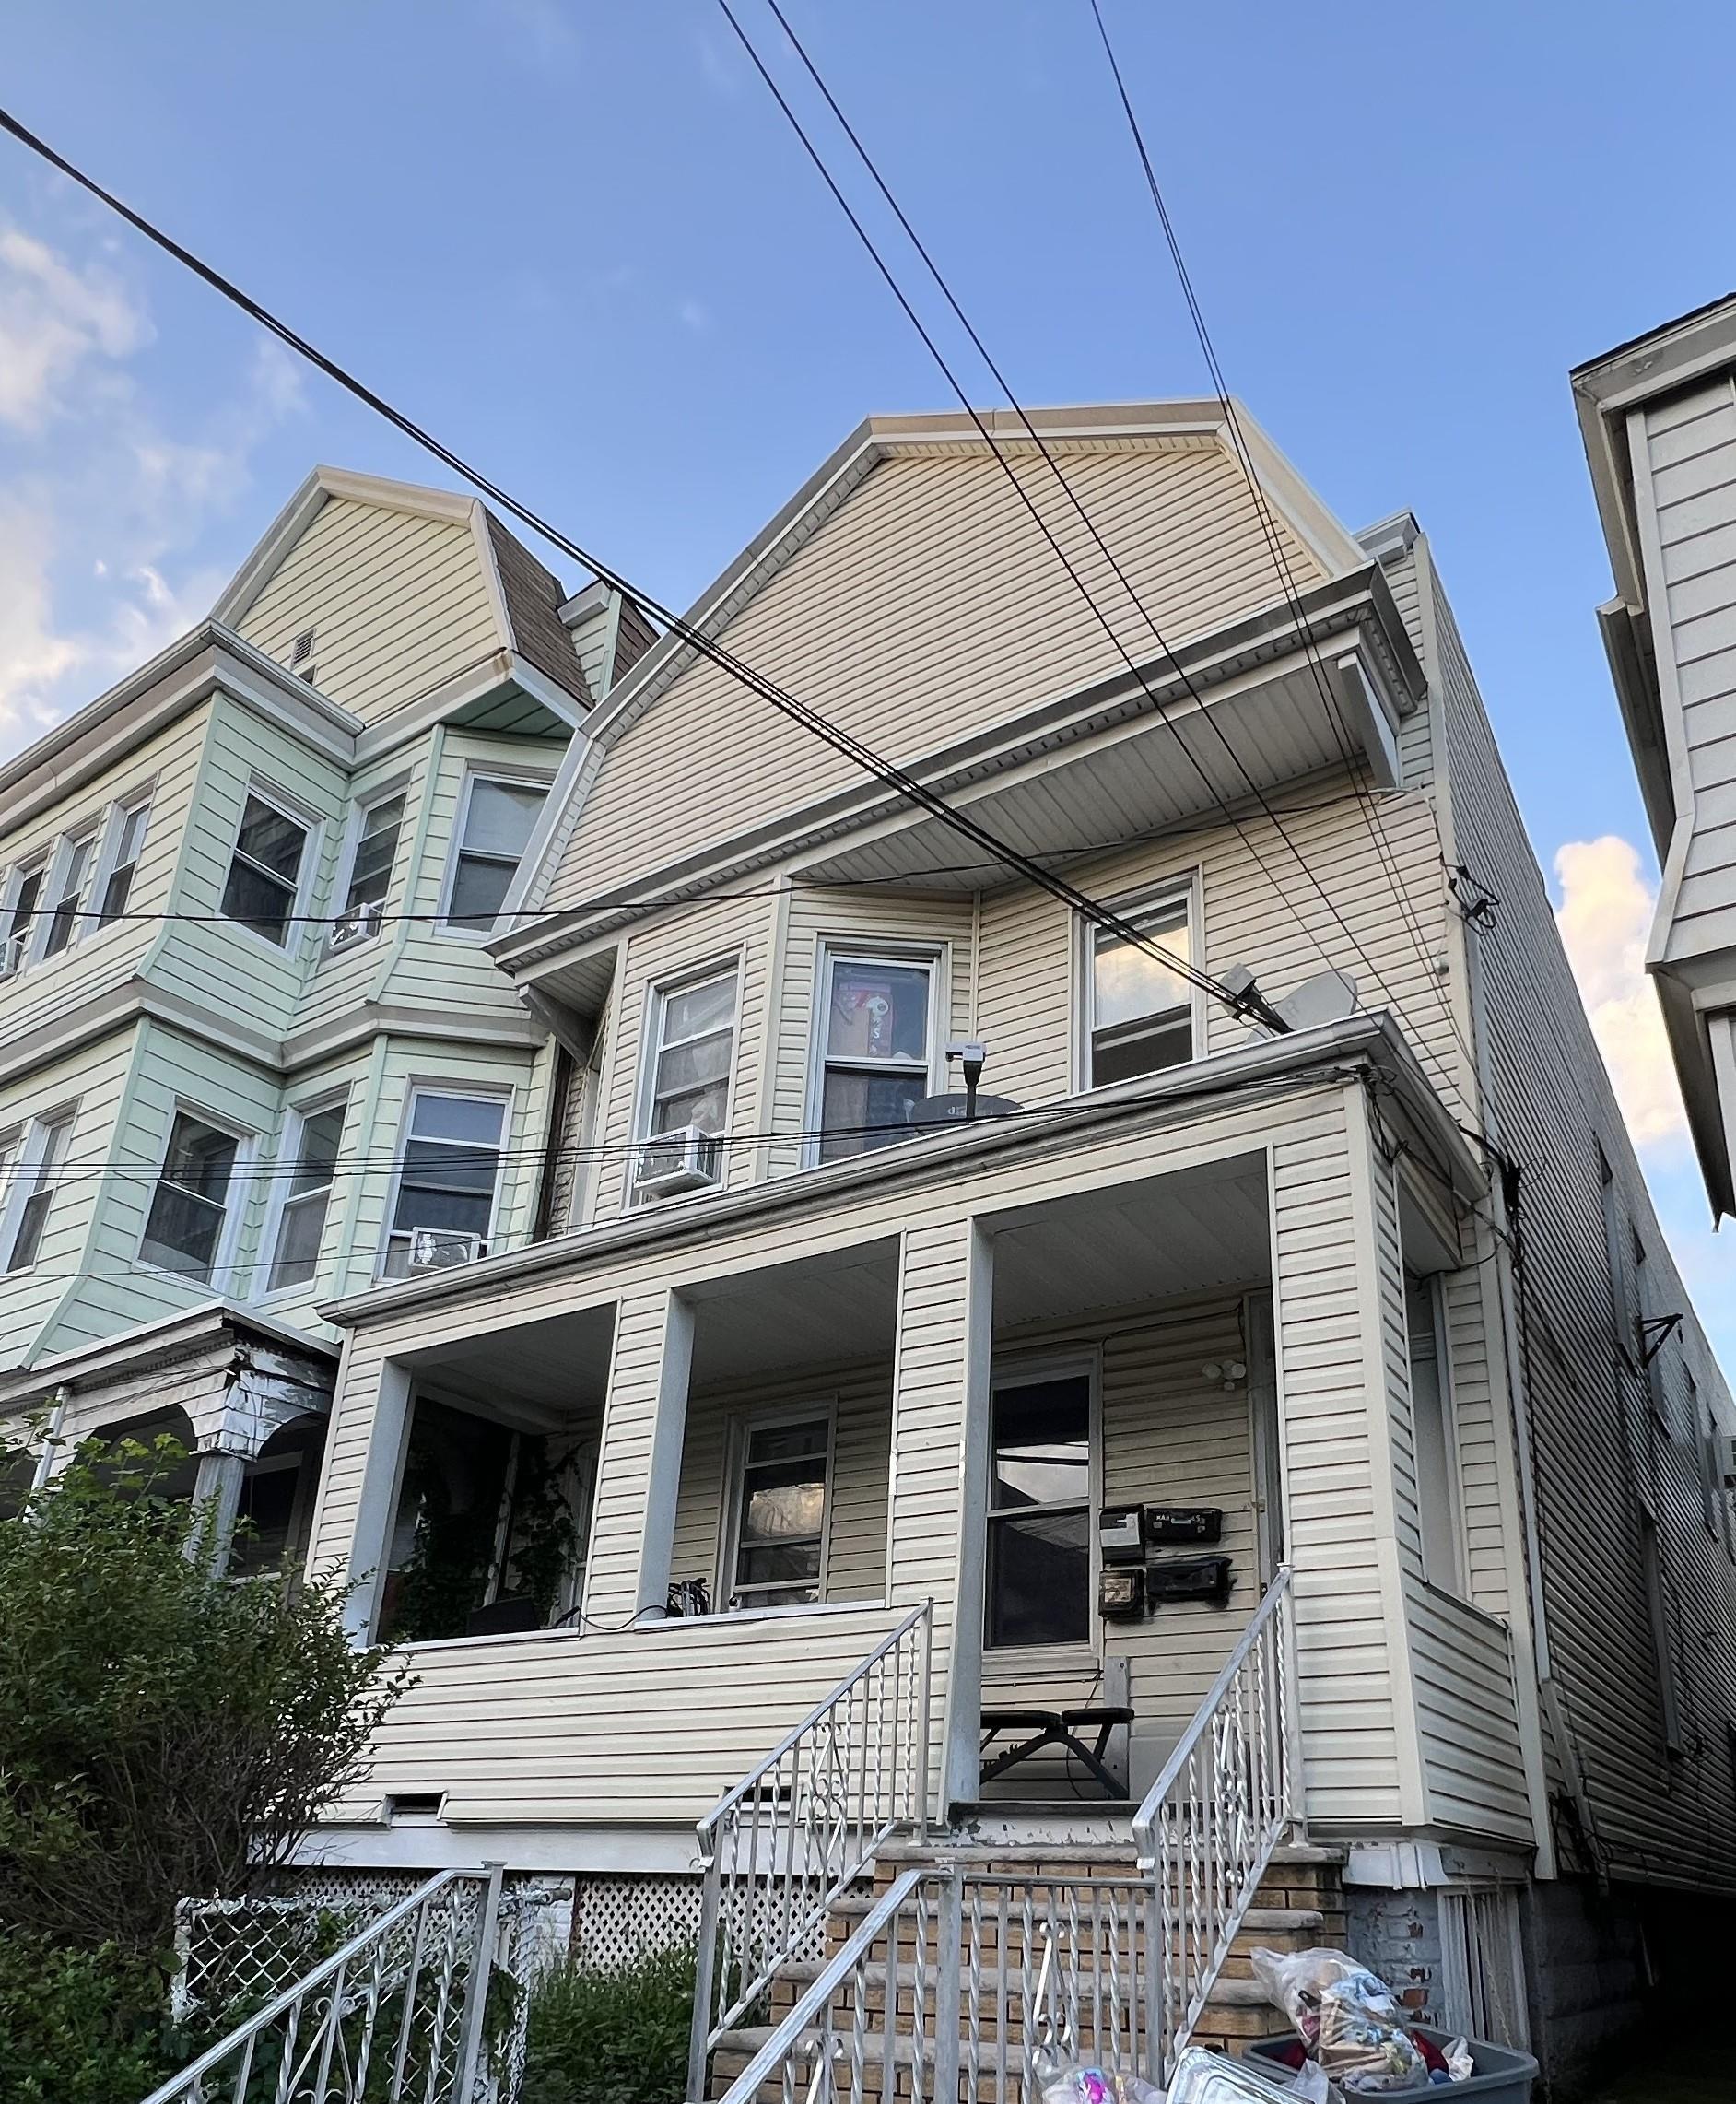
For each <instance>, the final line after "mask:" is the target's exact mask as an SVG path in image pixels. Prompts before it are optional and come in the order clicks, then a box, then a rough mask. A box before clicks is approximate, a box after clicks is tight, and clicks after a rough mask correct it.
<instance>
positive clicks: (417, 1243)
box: [381, 1088, 506, 1278]
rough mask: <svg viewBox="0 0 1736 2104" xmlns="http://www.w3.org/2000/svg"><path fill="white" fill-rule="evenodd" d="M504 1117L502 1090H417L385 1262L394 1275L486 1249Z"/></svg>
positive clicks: (405, 1274) (460, 1259) (404, 1275)
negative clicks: (496, 1092) (475, 1093)
mask: <svg viewBox="0 0 1736 2104" xmlns="http://www.w3.org/2000/svg"><path fill="white" fill-rule="evenodd" d="M505 1123H506V1104H505V1103H504V1102H503V1101H502V1100H501V1099H500V1098H499V1097H498V1096H460V1095H451V1094H447V1093H445V1092H444V1091H441V1090H437V1089H432V1088H418V1089H416V1091H415V1093H414V1095H413V1096H412V1098H411V1102H410V1122H409V1125H408V1128H407V1130H406V1133H405V1146H404V1164H403V1167H402V1168H401V1170H399V1172H398V1188H397V1192H396V1194H395V1196H394V1198H393V1206H392V1225H391V1228H390V1229H389V1231H388V1233H387V1237H386V1251H385V1259H384V1262H383V1264H382V1265H381V1269H382V1271H383V1272H384V1274H385V1275H386V1276H387V1277H388V1278H407V1277H408V1276H409V1275H410V1274H411V1273H412V1272H419V1271H435V1270H440V1269H441V1268H443V1267H444V1266H445V1265H447V1264H462V1263H466V1262H468V1261H469V1260H470V1259H471V1258H473V1257H478V1256H487V1253H488V1233H489V1229H490V1228H491V1226H492V1225H493V1221H494V1204H495V1196H496V1190H497V1186H498V1184H499V1177H500V1135H501V1133H502V1131H503V1130H504V1128H505Z"/></svg>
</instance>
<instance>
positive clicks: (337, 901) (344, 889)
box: [325, 774, 410, 954]
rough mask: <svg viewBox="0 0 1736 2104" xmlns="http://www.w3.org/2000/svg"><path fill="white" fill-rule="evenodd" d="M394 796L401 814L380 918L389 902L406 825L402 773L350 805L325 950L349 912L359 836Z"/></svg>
mask: <svg viewBox="0 0 1736 2104" xmlns="http://www.w3.org/2000/svg"><path fill="white" fill-rule="evenodd" d="M398 797H402V798H403V799H404V813H403V816H402V817H400V818H399V820H398V838H397V841H396V843H395V844H394V846H393V850H392V867H391V868H390V869H389V870H388V871H387V873H386V896H385V898H384V899H382V900H381V914H382V915H383V914H384V911H385V909H386V907H387V906H388V905H390V903H391V901H392V891H393V885H394V884H395V883H396V881H397V875H398V857H399V855H400V854H401V853H402V852H403V850H404V842H405V832H406V830H407V829H408V825H409V817H410V777H409V776H408V775H407V774H405V775H404V776H402V777H400V778H396V779H394V780H393V781H392V782H385V783H382V784H381V787H380V788H378V789H373V790H369V793H368V794H367V795H366V796H358V797H356V798H355V799H353V801H352V803H351V805H350V812H349V817H348V819H347V821H346V825H345V829H344V845H343V849H342V851H341V852H340V853H339V855H338V858H337V870H336V873H335V876H334V881H333V884H332V892H331V898H332V923H331V925H330V926H329V927H328V928H327V929H326V931H325V945H326V948H327V950H328V951H329V949H330V947H331V944H332V938H333V937H334V934H336V931H337V923H338V922H339V921H340V920H343V919H345V918H346V916H347V914H348V912H349V887H350V886H351V885H352V884H353V883H354V882H355V879H356V862H357V858H358V855H359V854H360V853H361V844H362V836H363V835H364V833H366V831H367V829H368V815H369V812H370V811H377V810H379V808H380V806H381V805H382V804H390V803H393V801H394V800H395V799H397V798H398ZM340 954H341V953H340Z"/></svg>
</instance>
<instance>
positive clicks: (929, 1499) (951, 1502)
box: [887, 1220, 994, 1816]
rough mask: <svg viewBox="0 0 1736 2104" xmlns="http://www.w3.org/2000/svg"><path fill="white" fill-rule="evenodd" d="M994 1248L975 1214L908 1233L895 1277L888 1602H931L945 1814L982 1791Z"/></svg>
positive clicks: (938, 1766) (936, 1773) (939, 1792)
mask: <svg viewBox="0 0 1736 2104" xmlns="http://www.w3.org/2000/svg"><path fill="white" fill-rule="evenodd" d="M993 1314H994V1245H993V1241H992V1240H991V1237H990V1236H989V1235H988V1234H986V1233H985V1232H984V1231H983V1230H982V1229H981V1228H979V1227H978V1226H977V1224H976V1223H975V1222H974V1221H972V1220H950V1221H946V1222H944V1224H941V1225H938V1226H935V1227H924V1228H910V1229H909V1230H908V1231H907V1233H906V1234H905V1237H904V1244H903V1252H902V1257H901V1263H900V1267H899V1278H898V1334H897V1353H896V1360H895V1377H894V1388H893V1405H892V1473H891V1482H890V1486H889V1489H888V1499H887V1507H888V1510H887V1518H888V1526H887V1536H888V1539H887V1588H888V1597H889V1598H890V1599H891V1600H893V1601H895V1602H897V1603H900V1604H912V1605H913V1604H915V1603H916V1602H917V1601H919V1600H933V1603H934V1624H933V1644H934V1651H933V1694H934V1706H935V1713H936V1717H937V1719H944V1724H943V1725H942V1730H941V1735H940V1742H939V1745H938V1746H937V1748H936V1749H935V1756H934V1758H933V1762H932V1764H931V1770H932V1774H933V1783H934V1789H935V1795H936V1798H937V1801H938V1806H939V1809H940V1811H941V1813H942V1815H943V1816H944V1813H945V1811H946V1808H947V1807H948V1806H949V1805H951V1804H953V1803H955V1802H956V1801H958V1800H961V1799H972V1798H974V1797H975V1796H976V1794H977V1776H978V1757H977V1745H978V1740H979V1733H980V1723H981V1713H982V1603H983V1563H984V1557H985V1555H986V1553H987V1546H986V1535H985V1526H984V1514H985V1512H986V1510H987V1508H988V1486H989V1360H990V1342H991V1330H992V1324H993Z"/></svg>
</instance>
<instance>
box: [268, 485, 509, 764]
mask: <svg viewBox="0 0 1736 2104" xmlns="http://www.w3.org/2000/svg"><path fill="white" fill-rule="evenodd" d="M236 626H237V628H238V629H239V631H240V634H241V635H242V636H244V637H245V638H246V639H247V641H249V642H251V643H254V644H256V645H257V646H258V648H259V649H261V650H262V651H264V652H265V653H266V655H267V656H268V657H273V658H276V660H277V662H278V663H279V664H287V663H288V662H289V657H290V652H291V651H292V649H293V646H294V643H295V640H296V638H297V637H298V636H299V635H300V634H301V633H302V632H303V631H304V630H305V629H313V630H314V631H315V644H314V655H313V664H314V666H315V684H316V685H317V686H318V688H319V689H320V691H321V693H323V694H325V695H327V696H329V697H330V699H332V700H334V701H335V702H337V703H338V704H339V705H340V707H342V708H345V709H348V710H350V711H352V712H353V713H354V714H356V715H358V716H360V717H362V718H363V719H364V720H365V721H367V722H369V723H377V722H378V721H379V720H380V719H381V717H382V716H385V715H388V714H390V713H391V711H393V710H394V709H399V708H402V707H404V705H405V703H406V702H410V701H414V700H416V699H417V698H418V697H419V696H421V695H423V694H426V693H428V692H429V691H430V690H431V689H432V688H436V687H438V686H440V684H441V682H442V681H444V680H448V679H451V678H452V677H454V676H456V675H457V674H459V673H463V672H467V671H469V670H471V669H473V668H474V667H475V666H476V665H478V664H481V663H482V661H483V660H484V659H486V658H487V657H488V656H490V655H491V654H492V653H493V652H496V651H499V650H501V649H503V648H504V647H505V638H504V637H503V636H502V634H501V632H500V627H499V619H498V617H497V614H496V609H495V604H494V601H493V598H492V596H491V594H490V592H489V589H488V585H487V580H486V578H485V575H484V571H483V567H482V561H481V557H480V552H479V550H478V547H477V544H476V540H475V535H473V534H472V532H471V530H470V528H469V527H468V526H467V525H463V524H460V523H455V522H452V521H448V520H445V519H430V518H424V517H420V516H417V515H416V514H413V513H411V512H408V511H393V510H390V509H388V508H387V507H386V506H384V505H381V504H373V503H361V502H358V501H355V500H351V499H348V498H328V499H327V500H326V501H325V502H324V503H323V505H322V506H321V507H320V510H319V511H318V512H317V513H316V514H315V516H314V518H313V520H312V522H311V524H310V525H309V526H308V528H307V530H306V531H305V532H304V533H303V534H302V535H301V536H300V538H299V540H298V541H297V542H296V544H295V546H294V547H292V548H291V549H290V550H289V552H288V553H287V555H286V556H285V558H283V561H282V563H281V564H280V565H279V567H278V569H277V570H276V573H275V574H274V575H273V576H272V577H271V579H270V580H269V582H267V583H266V585H265V587H264V590H263V591H262V592H261V593H260V594H259V596H258V597H257V598H256V599H255V600H254V601H253V603H252V605H251V606H250V607H249V608H248V609H247V611H246V613H245V614H243V615H242V616H241V617H240V621H239V622H238V623H237V624H236Z"/></svg>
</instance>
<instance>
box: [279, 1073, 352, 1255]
mask: <svg viewBox="0 0 1736 2104" xmlns="http://www.w3.org/2000/svg"><path fill="white" fill-rule="evenodd" d="M344 1110H345V1105H344V1103H343V1102H342V1101H339V1102H336V1103H327V1104H324V1105H323V1106H322V1107H321V1108H320V1109H319V1110H317V1111H301V1112H300V1113H299V1116H298V1118H297V1120H296V1125H297V1131H296V1135H295V1138H296V1151H295V1167H294V1168H293V1169H292V1170H290V1172H289V1177H288V1181H287V1185H286V1187H285V1194H284V1200H283V1204H282V1205H281V1206H280V1207H279V1208H278V1212H277V1233H276V1240H275V1241H274V1243H273V1246H272V1254H271V1268H270V1270H269V1271H268V1272H267V1273H266V1275H265V1290H266V1292H267V1293H281V1292H282V1291H283V1290H284V1289H285V1288H286V1287H290V1286H305V1285H306V1284H307V1283H308V1281H309V1279H311V1277H312V1276H313V1275H314V1273H315V1272H316V1271H317V1270H318V1269H319V1266H320V1240H321V1237H322V1236H323V1234H324V1232H325V1215H326V1209H327V1207H328V1206H329V1205H331V1202H332V1177H333V1173H334V1169H335V1166H336V1162H337V1150H338V1144H339V1142H340V1141H341V1140H342V1138H343V1136H344Z"/></svg>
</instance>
